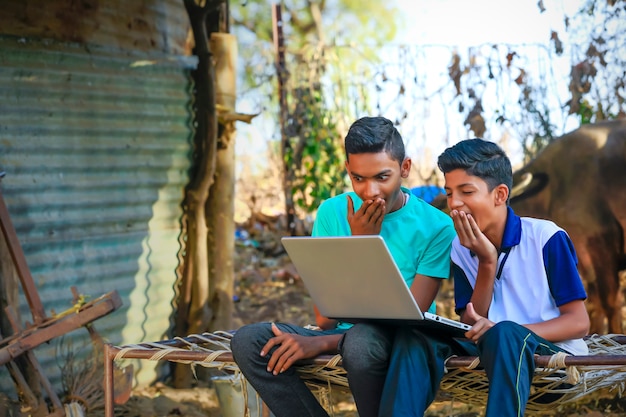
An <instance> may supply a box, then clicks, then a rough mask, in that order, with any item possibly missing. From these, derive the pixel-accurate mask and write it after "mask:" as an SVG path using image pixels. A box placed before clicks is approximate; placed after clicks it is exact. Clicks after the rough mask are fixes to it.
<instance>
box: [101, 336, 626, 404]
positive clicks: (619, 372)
mask: <svg viewBox="0 0 626 417" xmlns="http://www.w3.org/2000/svg"><path fill="white" fill-rule="evenodd" d="M231 338H232V333H230V332H214V333H203V334H195V335H189V336H187V337H177V338H174V339H170V340H165V341H160V342H149V343H140V344H133V345H125V346H112V345H105V397H106V398H107V401H106V402H107V407H108V409H109V412H108V413H105V414H107V415H108V416H112V415H113V414H112V411H111V410H112V390H113V386H112V378H111V373H110V372H108V373H107V369H109V371H110V368H111V367H112V363H113V362H114V361H120V360H123V359H147V360H154V361H162V360H167V361H172V362H181V363H186V364H189V365H191V366H192V367H195V366H203V367H208V368H213V369H216V370H221V371H225V372H230V373H235V374H237V373H239V369H238V367H237V364H236V363H235V362H234V360H233V357H232V355H231V351H230V340H231ZM586 342H587V345H588V347H589V355H588V356H571V355H566V354H557V355H553V356H536V358H535V362H536V364H537V369H536V371H535V376H534V380H533V390H532V392H531V397H530V399H529V401H528V405H527V410H528V411H529V412H531V413H532V412H534V413H541V412H545V411H549V410H554V409H555V407H558V406H559V405H562V404H565V403H569V402H573V401H577V400H579V399H581V398H582V397H584V396H587V395H589V394H591V393H594V392H598V391H600V390H605V391H607V392H614V393H615V394H616V395H618V396H619V397H621V396H622V395H623V394H624V391H625V389H626V336H624V335H593V336H589V337H587V338H586ZM298 371H299V372H300V373H301V376H302V378H303V379H305V380H306V381H307V384H308V385H309V386H310V387H311V388H312V389H316V387H317V388H320V389H324V388H329V389H341V390H349V388H348V381H347V377H346V371H345V370H344V369H343V368H342V366H341V356H340V355H334V356H332V355H327V356H319V357H317V358H315V359H311V360H307V361H305V362H302V363H301V364H300V365H299V366H298ZM446 371H447V372H446V374H445V376H444V378H443V380H442V381H441V390H440V398H439V399H441V400H455V401H460V402H463V403H467V404H474V405H484V404H486V401H487V392H488V381H487V378H486V375H485V373H484V371H483V370H482V369H481V367H480V364H479V362H478V358H475V357H452V358H449V359H448V361H447V363H446Z"/></svg>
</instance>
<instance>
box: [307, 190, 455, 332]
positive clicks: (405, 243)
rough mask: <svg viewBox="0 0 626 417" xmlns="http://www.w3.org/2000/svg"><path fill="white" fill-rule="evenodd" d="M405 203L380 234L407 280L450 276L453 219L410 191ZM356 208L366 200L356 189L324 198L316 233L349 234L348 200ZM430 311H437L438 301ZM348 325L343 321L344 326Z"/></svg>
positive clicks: (387, 216) (410, 281) (407, 192)
mask: <svg viewBox="0 0 626 417" xmlns="http://www.w3.org/2000/svg"><path fill="white" fill-rule="evenodd" d="M402 191H403V192H404V193H406V194H408V195H409V200H408V201H407V203H406V205H405V206H404V207H402V208H401V209H399V210H396V211H394V212H391V213H388V214H386V215H385V218H384V219H383V224H382V228H381V231H380V235H381V236H382V238H383V239H384V240H385V243H386V244H387V247H388V248H389V251H390V252H391V255H392V256H393V258H394V260H395V261H396V264H397V265H398V268H399V269H400V272H401V273H402V276H403V277H404V280H405V281H406V283H407V285H408V286H409V287H410V286H411V284H412V283H413V280H414V279H415V274H421V275H427V276H430V277H434V278H441V279H447V278H449V277H450V249H451V245H452V240H453V239H454V237H455V236H456V232H455V230H454V226H453V224H452V219H451V218H450V216H448V215H447V214H446V213H444V212H442V211H441V210H439V209H437V208H435V207H433V206H431V205H430V204H428V203H426V202H425V201H424V200H422V199H420V198H418V197H416V196H415V195H412V194H411V191H410V190H408V189H407V188H404V187H402ZM348 195H349V196H350V197H351V198H352V201H353V202H354V210H355V211H357V210H358V209H359V208H360V207H361V204H362V203H363V201H362V200H361V199H360V198H359V197H358V196H357V195H356V193H354V192H349V193H344V194H341V195H338V196H335V197H332V198H330V199H328V200H326V201H324V202H323V203H322V204H321V205H320V207H319V209H318V211H317V216H316V218H315V222H314V223H313V231H312V235H313V236H350V235H351V234H352V233H351V231H350V225H349V224H348V199H347V196H348ZM428 311H430V312H432V313H434V312H435V303H434V302H433V304H432V305H431V306H430V308H429V309H428ZM345 325H347V324H346V323H342V324H341V327H344V326H345Z"/></svg>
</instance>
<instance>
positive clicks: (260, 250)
mask: <svg viewBox="0 0 626 417" xmlns="http://www.w3.org/2000/svg"><path fill="white" fill-rule="evenodd" d="M279 248H280V246H279V244H278V243H277V241H276V237H275V236H273V237H272V234H271V233H270V234H268V236H265V235H264V236H257V239H256V240H254V241H245V242H239V245H238V248H237V261H236V267H235V268H236V287H235V288H236V290H235V291H236V300H237V302H236V303H235V315H234V317H233V320H234V327H235V328H236V327H238V326H241V325H243V324H246V323H252V322H257V321H285V322H292V323H296V324H299V325H306V324H309V323H314V315H313V304H312V300H311V298H310V297H309V295H308V293H307V291H306V288H305V287H304V286H303V284H302V282H301V281H300V279H299V278H298V276H297V273H296V271H295V269H294V268H293V265H291V263H290V262H289V259H288V257H287V256H286V255H285V254H284V253H281V251H280V249H279ZM437 307H438V312H439V313H440V314H443V315H446V316H448V317H455V316H454V312H453V303H452V289H451V288H444V289H443V290H442V291H441V293H440V295H439V297H438V299H437ZM330 398H331V402H332V404H333V406H332V413H333V416H335V417H358V414H357V412H356V408H355V406H354V401H353V399H352V397H351V395H350V394H349V393H345V392H340V391H333V392H332V393H331V394H330ZM124 409H125V411H124V412H123V413H122V414H118V413H117V412H116V415H124V416H129V417H131V416H132V417H135V416H137V417H144V416H164V417H165V416H193V417H195V416H207V417H231V416H230V415H225V414H223V413H222V410H221V409H220V404H219V401H218V399H217V395H216V391H215V389H214V388H213V387H211V386H210V385H209V384H206V383H199V384H198V387H195V388H192V389H188V390H175V389H172V388H169V387H167V386H165V385H163V384H158V385H155V386H153V387H150V388H147V389H142V390H136V391H135V392H133V395H132V397H131V399H130V400H129V402H128V403H127V404H126V405H125V406H124ZM482 412H483V410H482V407H476V406H469V405H465V404H462V403H459V402H456V403H455V402H448V401H440V402H435V403H433V404H432V405H431V407H430V408H429V409H428V411H427V413H426V416H428V417H444V416H457V417H477V416H480V415H482ZM548 415H551V416H555V417H600V416H608V417H617V416H626V399H624V398H622V399H620V398H619V397H618V396H616V395H615V393H607V394H606V395H602V396H597V397H594V398H588V399H587V401H585V402H583V403H577V404H572V405H571V406H569V407H567V408H563V409H560V410H553V411H552V412H551V413H549V414H548ZM242 417H243V416H242ZM294 417H297V416H294Z"/></svg>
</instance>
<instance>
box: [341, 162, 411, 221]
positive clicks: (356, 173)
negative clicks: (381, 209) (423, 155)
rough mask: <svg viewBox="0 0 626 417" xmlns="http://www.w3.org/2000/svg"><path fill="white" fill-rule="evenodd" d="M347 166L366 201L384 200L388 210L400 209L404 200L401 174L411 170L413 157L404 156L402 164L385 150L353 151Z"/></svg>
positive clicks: (386, 211)
mask: <svg viewBox="0 0 626 417" xmlns="http://www.w3.org/2000/svg"><path fill="white" fill-rule="evenodd" d="M346 170H347V171H348V174H349V175H350V180H351V181H352V188H353V189H354V192H355V193H356V194H357V195H358V196H359V198H361V200H363V201H367V200H376V199H378V198H380V199H383V200H384V201H385V213H389V212H392V211H395V210H398V209H400V208H401V207H402V205H403V203H404V196H403V195H402V192H401V190H400V185H401V184H402V178H406V177H408V175H409V171H410V170H411V160H410V159H409V158H405V160H404V161H403V162H402V164H399V163H398V161H395V160H393V159H391V158H390V157H389V155H387V153H386V152H376V153H359V154H350V155H349V156H348V160H347V161H346Z"/></svg>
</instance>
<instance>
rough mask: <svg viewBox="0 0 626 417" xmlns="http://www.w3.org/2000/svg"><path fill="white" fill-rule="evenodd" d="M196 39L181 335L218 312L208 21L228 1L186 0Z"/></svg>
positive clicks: (183, 368) (182, 374)
mask: <svg viewBox="0 0 626 417" xmlns="http://www.w3.org/2000/svg"><path fill="white" fill-rule="evenodd" d="M184 2H185V8H186V9H187V13H188V15H189V20H190V23H191V28H192V31H193V37H194V42H195V48H194V53H195V54H196V56H197V57H198V68H197V69H196V70H195V71H193V73H192V77H193V79H194V84H195V116H196V117H195V121H196V132H195V137H194V145H195V149H194V151H195V152H194V163H193V171H192V174H191V180H190V183H189V185H188V187H187V189H186V192H185V201H184V203H183V204H184V211H185V214H184V219H183V221H184V222H185V227H186V233H187V240H186V247H185V249H184V252H185V255H184V259H183V268H182V279H181V284H180V292H179V297H178V302H177V306H178V310H177V312H176V327H175V330H174V333H175V335H176V336H185V335H188V334H193V333H202V332H204V331H206V330H207V328H208V324H209V322H210V321H211V318H212V315H213V312H212V311H211V309H210V306H209V260H208V247H207V240H208V230H207V224H206V212H205V207H206V202H207V199H208V196H209V189H210V187H211V185H212V184H213V181H214V175H215V165H216V154H217V113H216V109H215V82H214V80H215V69H214V66H213V61H212V58H213V57H212V54H211V50H210V48H209V44H208V36H207V27H206V21H207V17H208V15H209V13H211V12H213V13H217V12H219V6H220V5H221V4H222V3H223V1H222V0H217V1H213V2H210V1H209V2H207V3H206V4H205V5H204V6H198V5H197V4H196V3H195V1H194V0H184ZM191 380H192V373H191V369H190V368H189V365H181V364H176V365H175V369H174V381H173V384H174V386H175V387H176V388H183V387H189V386H190V384H191Z"/></svg>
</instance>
